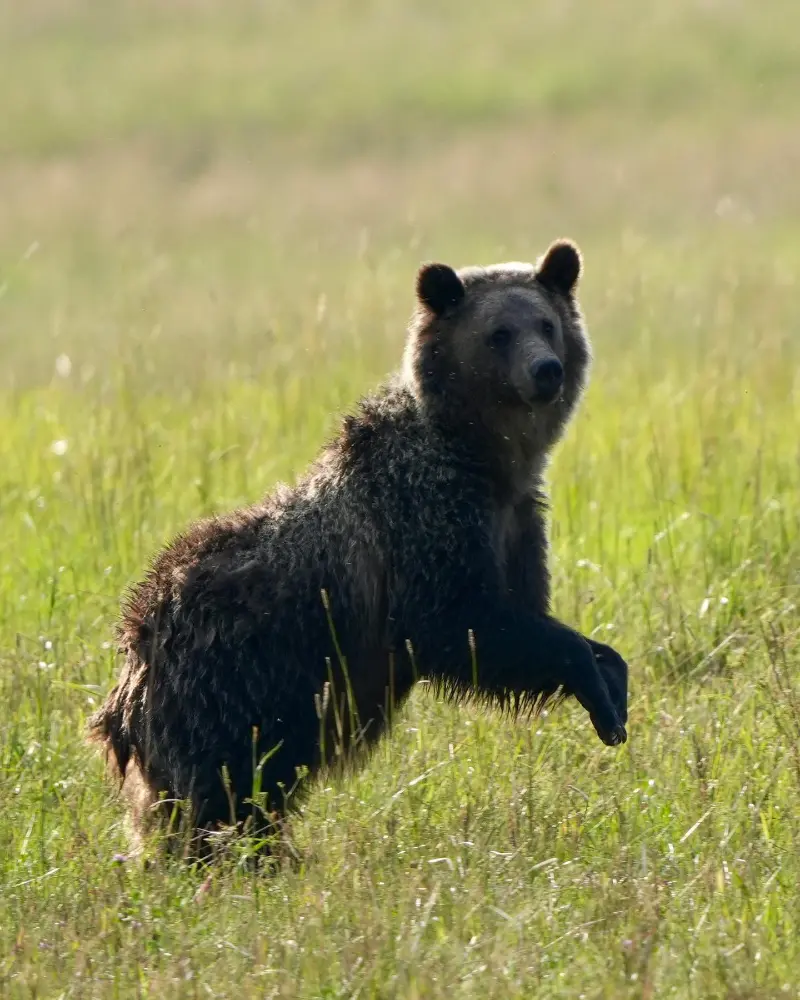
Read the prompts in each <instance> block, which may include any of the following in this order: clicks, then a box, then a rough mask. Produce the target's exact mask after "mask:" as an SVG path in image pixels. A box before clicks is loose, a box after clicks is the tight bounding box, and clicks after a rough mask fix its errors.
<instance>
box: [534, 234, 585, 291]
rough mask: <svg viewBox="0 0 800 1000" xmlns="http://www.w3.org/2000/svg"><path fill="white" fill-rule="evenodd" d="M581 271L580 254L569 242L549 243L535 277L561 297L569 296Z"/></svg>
mask: <svg viewBox="0 0 800 1000" xmlns="http://www.w3.org/2000/svg"><path fill="white" fill-rule="evenodd" d="M582 270H583V261H582V259H581V252H580V250H579V249H578V248H577V246H576V245H575V244H574V243H572V242H571V241H570V240H557V241H556V242H555V243H551V244H550V246H549V248H548V250H547V253H546V254H545V255H544V257H542V258H541V259H540V261H539V263H538V266H537V268H536V277H537V278H538V280H539V281H540V282H541V283H542V284H543V285H544V286H545V288H549V289H550V290H551V291H554V292H561V294H562V295H571V294H572V293H573V291H574V290H575V286H576V285H577V284H578V278H580V276H581V271H582Z"/></svg>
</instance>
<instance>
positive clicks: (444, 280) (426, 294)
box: [417, 264, 466, 316]
mask: <svg viewBox="0 0 800 1000" xmlns="http://www.w3.org/2000/svg"><path fill="white" fill-rule="evenodd" d="M465 294H466V293H465V290H464V284H463V282H462V281H461V278H459V276H458V275H457V274H456V272H455V271H454V270H453V269H452V267H448V266H447V264H423V265H422V267H421V268H420V269H419V272H418V274H417V298H418V299H419V301H420V302H421V303H422V304H423V305H424V306H425V308H426V309H430V311H431V312H432V313H433V314H434V315H435V316H441V315H442V313H444V312H446V310H448V309H452V308H453V307H454V306H457V305H458V304H459V303H460V302H461V301H462V299H463V298H464V295H465Z"/></svg>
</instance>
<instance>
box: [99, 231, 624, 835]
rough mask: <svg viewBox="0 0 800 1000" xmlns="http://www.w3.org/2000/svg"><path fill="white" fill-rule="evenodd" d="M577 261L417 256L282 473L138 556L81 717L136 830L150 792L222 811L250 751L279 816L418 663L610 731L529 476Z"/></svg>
mask: <svg viewBox="0 0 800 1000" xmlns="http://www.w3.org/2000/svg"><path fill="white" fill-rule="evenodd" d="M580 270H581V260H580V256H579V253H578V251H577V249H576V248H575V247H574V246H573V245H572V244H570V243H567V242H565V241H561V242H559V243H556V244H553V246H551V247H550V249H549V250H548V252H547V254H546V255H545V256H544V258H543V259H542V260H541V261H540V262H539V263H538V266H537V267H532V266H530V265H526V264H504V265H496V266H494V267H490V268H467V269H464V270H461V271H459V272H456V271H454V270H452V269H451V268H449V267H447V266H445V265H441V264H434V265H427V266H424V267H423V268H422V269H421V270H420V272H419V275H418V279H417V297H418V302H417V308H416V311H415V313H414V315H413V317H412V320H411V323H410V326H409V333H408V340H407V348H406V353H405V358H404V364H403V367H402V370H401V371H400V372H398V373H397V374H396V375H394V376H393V377H392V378H391V379H389V380H388V381H387V382H386V383H385V384H384V385H383V387H382V388H380V389H379V390H378V391H377V392H376V393H375V394H374V395H372V396H370V397H369V398H367V399H364V400H362V402H361V403H360V405H359V407H358V410H357V412H356V414H355V415H353V416H349V417H347V418H346V419H345V420H344V422H343V426H342V429H341V432H340V433H339V435H338V437H337V438H336V439H335V440H334V441H333V442H332V443H331V444H329V445H328V447H327V448H326V449H325V450H324V451H323V452H322V454H321V456H320V457H319V459H318V460H317V462H316V463H315V465H314V466H313V467H312V468H311V469H310V470H309V472H308V473H307V474H306V475H305V477H304V478H302V479H301V480H300V482H299V483H298V484H297V485H296V486H295V487H294V488H292V489H290V488H288V487H285V486H281V487H279V488H278V489H277V490H276V491H275V492H274V493H272V494H271V495H270V496H269V497H267V498H266V499H264V500H263V501H262V502H260V503H257V504H255V505H253V506H251V507H248V508H246V509H243V510H238V511H235V512H233V513H230V514H228V515H225V516H221V517H215V518H212V519H210V520H205V521H201V522H199V523H197V524H195V525H194V526H193V527H191V528H190V529H189V530H188V531H187V532H186V533H185V534H183V535H181V536H180V537H178V538H176V539H175V540H174V541H173V542H172V544H171V545H169V546H168V547H167V548H166V549H165V550H164V551H162V552H161V554H160V555H159V556H158V557H157V559H156V560H155V562H154V564H153V566H152V568H151V569H150V571H149V573H148V574H147V575H146V577H145V579H144V580H143V581H142V582H141V583H140V584H138V586H136V587H135V588H134V589H133V590H132V592H131V593H130V594H129V596H128V598H127V601H126V603H125V605H124V608H123V614H122V619H121V622H120V625H119V641H120V646H121V650H122V652H123V653H124V655H125V664H124V667H123V670H122V674H121V677H120V679H119V682H118V683H117V685H116V687H114V689H113V690H112V691H111V693H110V694H109V696H108V698H107V700H106V702H105V704H104V705H103V706H102V708H101V709H100V710H99V711H98V712H97V714H96V715H95V716H94V718H93V719H92V721H91V737H92V738H93V739H94V740H95V741H97V742H99V743H100V744H102V745H103V746H104V747H105V749H106V751H107V752H108V756H109V758H110V763H111V765H112V767H113V768H114V769H115V770H116V771H117V773H118V775H119V776H120V777H121V778H122V779H123V780H124V781H125V784H126V785H129V786H130V788H131V792H132V803H131V804H132V811H133V813H134V816H135V819H136V820H137V823H138V824H139V825H140V826H143V825H145V821H146V818H147V817H148V816H154V815H156V814H157V810H156V809H154V804H155V803H156V802H157V801H158V800H159V799H161V800H162V801H163V800H166V802H167V804H166V806H165V805H162V806H161V807H160V808H161V809H162V810H164V809H169V808H171V806H170V803H173V802H175V801H176V800H182V801H183V803H184V805H185V806H186V805H187V804H188V809H189V818H190V826H191V829H192V830H193V831H194V833H195V835H197V836H200V838H201V839H202V833H203V831H208V830H211V829H213V828H214V827H216V826H218V825H219V824H220V823H228V822H230V821H231V820H232V819H234V820H236V821H242V820H244V819H245V818H246V817H247V816H249V815H250V814H251V812H252V805H248V804H247V803H246V802H245V801H244V800H245V799H247V797H248V796H250V795H251V791H252V788H253V781H254V763H256V764H257V763H258V762H259V761H260V760H261V758H262V756H263V755H264V754H267V753H269V752H270V751H272V753H271V756H269V758H268V760H267V761H266V762H265V763H264V765H263V767H262V768H261V771H260V774H261V788H262V790H263V791H264V792H266V793H267V795H268V797H269V807H270V808H272V809H274V810H275V811H276V813H277V814H281V813H282V812H283V811H284V809H285V808H286V806H287V805H288V802H289V801H291V799H292V795H291V791H292V789H293V788H294V786H295V785H296V782H297V769H298V768H308V769H309V770H310V771H311V772H312V773H313V772H314V771H316V770H317V769H318V768H319V767H320V766H322V765H324V764H330V763H332V762H334V761H335V760H336V759H346V758H347V751H348V750H349V749H351V748H352V745H353V743H354V742H355V743H360V744H361V745H368V744H369V743H370V742H372V741H374V740H375V739H376V738H377V737H378V736H379V734H380V733H381V732H382V730H383V729H384V728H385V726H386V724H387V722H389V721H391V713H392V711H393V710H394V709H395V708H396V707H397V706H399V705H401V704H402V702H403V700H404V699H405V698H406V696H407V695H408V693H409V691H410V690H411V688H412V686H413V683H414V681H415V679H417V678H418V677H424V678H428V679H429V680H431V681H432V682H433V683H435V684H438V685H439V687H440V688H442V689H444V690H445V691H447V692H448V693H450V694H453V695H455V696H463V695H465V694H467V693H468V692H469V691H474V690H477V692H478V694H479V695H481V696H483V697H486V698H489V699H491V700H493V701H494V702H495V703H497V704H499V705H501V706H510V707H512V708H515V709H518V708H520V707H523V708H528V709H535V708H536V707H538V706H540V705H541V704H543V703H544V702H545V701H547V700H549V699H553V698H556V697H559V696H566V695H574V696H575V697H577V698H578V700H579V701H580V702H581V704H582V705H583V706H584V707H585V708H586V709H587V711H589V713H590V715H591V718H592V721H593V723H594V726H595V729H596V731H597V733H598V735H599V736H600V738H601V739H602V740H603V741H604V742H606V743H607V744H610V745H614V744H617V743H619V742H624V740H625V739H626V738H627V737H626V733H625V728H624V725H625V722H626V720H627V709H626V702H627V666H626V664H625V661H624V660H623V659H622V658H621V657H620V656H619V654H617V653H616V652H615V651H614V650H612V649H610V647H608V646H604V645H601V644H599V643H596V642H593V641H591V640H588V639H585V638H583V637H582V636H580V635H579V634H578V633H576V632H574V631H573V630H571V629H570V628H568V627H566V626H565V625H562V624H560V623H559V622H558V621H556V620H555V619H554V618H553V617H551V614H550V581H549V576H548V569H547V535H546V523H545V499H544V495H543V478H542V477H543V472H544V467H545V463H546V460H547V456H548V454H549V452H550V451H551V449H552V447H553V445H554V444H555V442H556V441H557V440H558V439H559V437H560V436H561V434H562V432H563V430H564V428H565V426H566V424H567V421H568V420H569V418H570V416H571V414H572V413H573V411H574V409H575V407H576V404H577V403H578V401H579V398H580V396H581V393H582V390H583V388H584V384H585V381H586V378H587V373H588V367H589V363H590V346H589V340H588V336H587V333H586V330H585V327H584V323H583V320H582V316H581V312H580V309H579V306H578V303H577V300H576V298H575V288H576V284H577V281H578V277H579V274H580ZM476 685H477V687H476ZM223 766H224V767H225V768H226V769H227V777H228V779H229V786H228V788H227V789H226V787H225V782H224V781H223Z"/></svg>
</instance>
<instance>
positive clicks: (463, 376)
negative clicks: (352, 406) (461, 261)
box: [408, 241, 590, 429]
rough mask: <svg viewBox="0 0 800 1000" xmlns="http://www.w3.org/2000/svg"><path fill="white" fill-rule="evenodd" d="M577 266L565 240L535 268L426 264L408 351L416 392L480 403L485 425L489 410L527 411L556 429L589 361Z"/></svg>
mask: <svg viewBox="0 0 800 1000" xmlns="http://www.w3.org/2000/svg"><path fill="white" fill-rule="evenodd" d="M580 272H581V258H580V253H579V251H578V249H577V248H576V247H575V246H574V245H573V244H572V243H569V242H567V241H559V242H557V243H554V244H553V245H552V246H551V247H550V248H549V250H548V251H547V253H546V254H545V255H544V257H543V258H542V259H541V261H540V262H539V263H538V265H537V266H535V267H534V266H531V265H529V264H517V263H512V264H497V265H494V266H493V267H487V268H478V267H473V268H464V269H462V270H460V271H454V270H453V269H452V268H450V267H448V266H447V265H445V264H428V265H425V266H424V267H422V268H421V270H420V272H419V274H418V277H417V298H418V311H417V315H416V322H415V324H414V325H413V326H412V332H411V338H410V341H409V355H408V362H409V363H410V365H411V368H412V373H413V374H412V377H413V379H414V381H415V384H416V385H417V386H418V389H419V391H420V392H421V393H422V394H423V396H425V397H427V399H428V400H430V399H431V398H432V397H435V398H437V399H439V400H441V401H444V399H445V398H446V397H450V398H451V399H453V401H455V400H460V401H462V402H464V403H466V404H467V405H468V407H469V408H470V409H472V410H474V408H476V407H478V408H479V409H480V410H481V411H482V414H483V416H482V419H484V421H485V420H486V419H487V417H488V415H489V412H491V411H494V412H498V411H500V412H506V413H508V412H510V411H516V412H520V411H524V412H528V413H530V414H531V415H532V416H533V415H536V414H539V417H540V422H544V423H546V424H547V425H552V426H553V428H554V429H555V428H556V427H557V426H559V425H561V424H563V423H564V422H565V421H566V419H567V417H568V416H569V412H570V411H571V408H572V406H573V405H574V403H575V401H576V399H577V396H578V394H579V392H580V390H581V388H582V386H583V381H584V378H585V374H586V369H587V366H588V363H589V352H590V349H589V341H588V337H587V335H586V331H585V329H584V327H583V322H582V319H581V315H580V310H579V307H578V304H577V301H576V299H575V289H576V286H577V282H578V278H579V276H580Z"/></svg>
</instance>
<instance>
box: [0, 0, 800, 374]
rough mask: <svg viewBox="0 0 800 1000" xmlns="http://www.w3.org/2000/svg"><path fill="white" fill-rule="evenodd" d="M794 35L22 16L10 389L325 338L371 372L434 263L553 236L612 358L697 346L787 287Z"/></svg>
mask: <svg viewBox="0 0 800 1000" xmlns="http://www.w3.org/2000/svg"><path fill="white" fill-rule="evenodd" d="M798 27H800V15H798V12H797V7H796V4H795V3H794V2H793V0H772V2H771V3H770V4H769V6H768V9H767V8H766V7H765V6H763V5H759V4H752V3H745V2H744V0H673V2H671V3H669V4H667V3H659V4H639V3H636V2H634V0H602V2H598V3H594V2H588V0H585V2H580V0H537V2H536V3H521V2H518V0H497V2H495V3H494V4H492V6H491V8H486V7H484V6H483V5H478V4H465V3H457V2H455V0H426V2H418V0H410V2H406V3H402V4H399V3H392V2H390V0H310V2H307V3H303V4H297V3H290V2H288V0H269V2H267V0H264V2H257V0H229V2H225V3H213V2H206V0H173V2H170V3H162V2H156V0H137V2H133V0H131V2H126V0H113V2H109V3H103V4H97V3H92V2H90V0H30V2H25V3H5V4H3V5H2V10H0V32H1V33H2V35H1V37H2V59H0V93H2V95H3V96H2V115H0V192H1V194H0V273H2V287H0V296H1V297H0V350H1V351H2V356H1V357H0V360H1V361H2V369H1V370H0V380H2V383H3V384H5V385H6V386H16V387H20V388H21V387H25V386H30V385H41V384H42V383H43V382H47V381H48V380H49V379H50V378H51V377H52V376H53V374H54V360H55V359H56V358H57V357H59V356H60V355H61V354H66V355H67V356H68V357H69V359H70V361H71V363H72V378H73V380H77V381H79V382H82V383H86V382H89V381H91V380H93V379H100V380H102V379H103V378H104V375H105V373H107V372H108V366H109V364H110V363H111V362H110V359H112V358H121V357H122V358H126V359H128V361H129V362H130V363H131V364H132V365H134V366H135V368H136V370H137V371H146V372H147V375H148V384H150V385H154V382H155V381H158V382H161V383H162V384H165V385H168V386H171V387H172V386H175V385H181V384H184V383H188V382H191V381H192V380H195V379H197V378H207V377H215V376H217V375H218V374H219V373H220V371H221V370H225V371H227V372H230V370H231V368H233V369H234V370H239V371H242V372H247V373H253V372H255V371H262V370H264V369H265V368H266V369H271V370H275V369H276V368H277V369H280V367H281V366H282V365H283V366H285V365H286V364H287V360H289V361H290V360H291V359H292V358H294V352H295V351H297V350H298V348H299V345H303V346H304V347H307V348H309V349H311V350H312V351H313V356H309V363H310V364H321V363H323V361H325V360H326V359H327V351H328V349H329V348H330V345H331V344H332V343H333V344H335V345H336V346H335V351H336V353H337V354H338V353H339V352H340V351H348V350H350V349H351V348H352V347H353V345H357V347H358V354H359V356H360V357H362V358H364V359H365V360H366V364H367V365H368V366H369V375H370V377H372V376H374V375H376V374H378V373H379V372H380V371H382V369H383V368H384V367H385V366H386V365H387V364H388V363H393V359H395V358H396V357H397V356H398V354H399V349H400V342H401V339H402V334H403V325H404V322H405V319H406V316H407V314H408V312H409V311H410V308H411V304H412V300H411V291H412V287H413V276H414V271H415V268H416V266H417V265H418V263H419V261H420V260H421V259H426V258H430V257H440V258H443V259H445V260H447V261H448V262H451V263H453V264H456V265H462V264H467V263H473V262H475V263H488V262H492V261H495V260H497V259H506V258H511V259H519V258H522V259H532V258H535V257H536V256H537V255H538V254H539V253H540V252H541V251H542V249H543V248H544V247H545V246H546V244H547V243H548V242H549V241H550V240H551V239H552V238H554V237H557V236H561V235H569V236H571V237H573V238H575V239H576V240H578V242H579V243H580V244H581V246H582V247H583V248H584V251H585V254H586V282H585V291H584V299H585V304H586V306H587V311H588V314H589V318H590V320H591V321H592V327H593V330H594V331H595V333H596V336H597V337H599V338H600V342H601V343H603V344H605V343H606V342H607V341H613V340H615V339H616V338H618V337H620V336H622V335H623V333H625V332H629V333H630V335H632V336H635V337H636V339H637V340H641V339H642V338H645V339H647V338H652V337H654V338H661V337H663V338H664V340H663V341H660V342H661V344H662V346H661V348H659V352H660V351H661V350H663V347H664V345H665V344H672V343H673V342H674V340H675V338H676V337H677V338H686V346H687V349H688V350H689V351H690V352H691V351H692V350H693V349H694V347H695V346H701V345H702V347H705V346H706V345H707V344H708V342H709V341H708V334H709V328H710V327H713V326H714V325H715V324H718V323H719V322H720V316H719V315H718V313H717V309H716V304H717V299H716V298H715V296H716V294H717V293H719V292H720V291H721V290H724V294H725V296H726V302H728V303H729V308H730V309H731V310H732V311H734V312H736V311H737V310H738V309H739V308H740V307H739V306H738V305H737V296H742V295H744V296H746V295H748V294H749V293H750V292H751V291H752V292H753V294H760V295H761V296H762V300H763V299H766V300H768V299H769V295H768V294H766V293H767V290H768V289H769V288H770V287H771V286H772V285H773V284H778V285H780V286H781V287H783V285H785V284H786V283H791V282H793V280H794V276H795V274H796V264H797V257H798V250H797V249H796V243H797V241H796V234H797V221H798V208H799V207H800V206H799V205H798V199H800V186H798V183H797V176H798V167H800V138H798V136H799V135H800V132H798V128H797V125H798V110H799V109H800V99H798V92H800V40H799V39H800V32H798V30H796V29H797V28H798ZM745 258H747V259H748V266H746V267H743V266H742V261H743V260H744V259H745ZM712 285H713V286H714V292H710V286H712ZM757 290H758V291H757ZM786 308H790V305H789V304H787V303H786V302H784V303H783V304H782V305H779V304H776V303H771V302H769V301H762V305H761V308H760V310H759V312H758V314H757V317H758V320H759V322H760V324H761V325H763V326H764V327H768V326H770V325H772V324H774V323H775V322H776V321H777V322H782V321H783V319H785V315H784V313H783V312H782V311H780V310H784V309H786ZM776 310H778V311H779V315H777V316H776V314H775V311H776ZM794 315H796V314H794V313H793V316H794ZM755 318H756V315H752V316H750V317H749V318H748V321H747V322H743V324H742V325H745V326H752V321H753V319H755ZM724 321H725V322H727V317H725V319H724ZM737 326H738V324H737ZM750 332H751V333H752V332H753V331H750ZM176 348H179V349H180V351H181V353H180V354H179V355H176V354H174V353H173V352H174V351H175V350H176ZM320 350H321V351H322V353H321V354H320V353H319V352H320ZM287 351H288V352H289V354H288V355H287ZM605 351H606V348H605V347H604V348H603V353H605ZM284 374H285V373H284Z"/></svg>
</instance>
